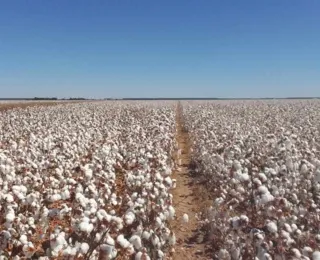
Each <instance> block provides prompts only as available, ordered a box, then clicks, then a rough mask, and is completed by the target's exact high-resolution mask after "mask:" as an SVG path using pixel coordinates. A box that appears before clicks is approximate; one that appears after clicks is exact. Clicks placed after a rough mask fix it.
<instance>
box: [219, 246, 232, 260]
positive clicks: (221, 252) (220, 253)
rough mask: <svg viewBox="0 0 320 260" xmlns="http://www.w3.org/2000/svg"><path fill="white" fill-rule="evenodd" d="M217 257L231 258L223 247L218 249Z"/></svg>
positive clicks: (228, 259) (222, 258)
mask: <svg viewBox="0 0 320 260" xmlns="http://www.w3.org/2000/svg"><path fill="white" fill-rule="evenodd" d="M218 258H219V260H231V256H230V254H229V252H228V251H227V250H226V249H224V248H222V249H220V251H219V253H218Z"/></svg>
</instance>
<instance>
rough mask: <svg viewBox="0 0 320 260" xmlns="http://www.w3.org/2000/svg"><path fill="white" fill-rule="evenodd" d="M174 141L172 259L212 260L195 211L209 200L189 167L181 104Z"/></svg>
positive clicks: (187, 136)
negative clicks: (173, 243) (175, 148)
mask: <svg viewBox="0 0 320 260" xmlns="http://www.w3.org/2000/svg"><path fill="white" fill-rule="evenodd" d="M176 124H177V137H176V138H177V142H178V149H179V150H180V152H177V154H176V156H175V160H176V161H177V164H178V165H179V166H178V169H176V170H175V171H174V172H173V178H175V179H176V180H177V187H176V188H175V189H174V190H173V203H174V207H175V210H176V216H177V218H176V220H175V221H174V222H173V224H172V226H173V229H174V232H175V234H176V238H177V242H176V246H175V253H174V254H173V259H174V260H182V259H183V260H187V259H211V258H210V257H208V256H206V253H205V251H206V250H205V244H206V243H205V241H204V240H205V238H204V234H203V232H202V231H201V230H200V227H199V221H198V220H197V219H196V214H199V213H200V212H201V211H202V210H203V209H204V208H205V207H206V206H207V203H208V198H207V197H206V193H205V192H204V191H203V189H202V187H200V185H198V184H196V182H195V180H194V178H193V177H192V175H191V170H190V162H191V156H190V137H189V135H188V133H187V132H186V131H185V130H184V127H183V117H182V107H181V106H180V105H178V108H177V119H176ZM184 213H187V214H188V216H189V223H188V224H182V216H183V214H184Z"/></svg>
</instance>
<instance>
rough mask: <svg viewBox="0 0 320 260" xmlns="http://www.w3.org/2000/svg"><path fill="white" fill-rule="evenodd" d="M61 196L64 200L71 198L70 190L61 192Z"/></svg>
mask: <svg viewBox="0 0 320 260" xmlns="http://www.w3.org/2000/svg"><path fill="white" fill-rule="evenodd" d="M61 198H62V199H63V200H67V199H70V191H69V190H64V191H63V192H61Z"/></svg>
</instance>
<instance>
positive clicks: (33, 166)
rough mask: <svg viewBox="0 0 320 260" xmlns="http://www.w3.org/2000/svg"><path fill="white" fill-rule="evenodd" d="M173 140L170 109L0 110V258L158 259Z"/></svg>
mask: <svg viewBox="0 0 320 260" xmlns="http://www.w3.org/2000/svg"><path fill="white" fill-rule="evenodd" d="M174 134H175V104H174V103H165V104H163V103H161V104H160V103H147V102H145V103H141V104H140V103H130V102H119V103H117V102H92V103H79V104H64V105H56V106H49V107H44V106H36V107H29V108H26V109H19V108H18V109H12V110H7V111H3V112H1V113H0V138H1V139H0V202H1V203H0V211H1V214H0V255H1V259H26V258H28V259H31V258H32V259H115V258H117V259H122V258H126V259H127V258H128V257H133V258H134V259H163V258H164V254H165V250H166V249H167V248H170V247H172V246H173V244H174V243H175V237H174V233H173V232H172V230H171V229H170V228H169V225H168V223H169V221H170V219H173V217H174V214H175V212H174V208H173V206H172V195H171V194H170V190H171V188H172V186H173V182H174V180H172V179H171V177H170V174H171V168H172V167H173V166H174V162H173V160H172V157H171V154H172V152H173V150H174V149H175V142H174Z"/></svg>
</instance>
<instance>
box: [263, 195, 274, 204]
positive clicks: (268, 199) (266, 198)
mask: <svg viewBox="0 0 320 260" xmlns="http://www.w3.org/2000/svg"><path fill="white" fill-rule="evenodd" d="M273 200H274V197H273V196H272V195H271V194H270V193H265V194H263V195H262V196H261V201H260V202H261V203H262V204H265V203H268V202H271V201H273Z"/></svg>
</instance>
